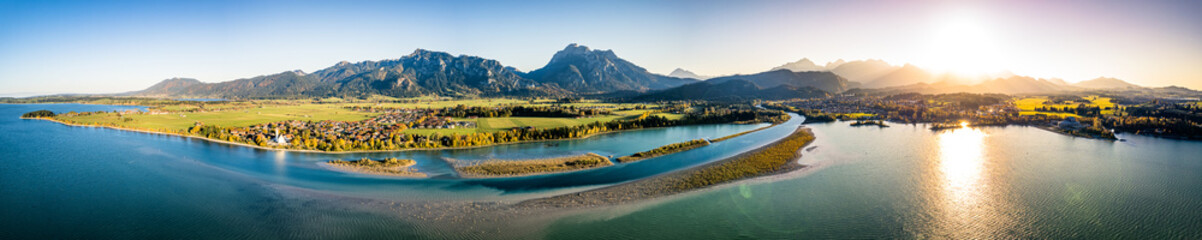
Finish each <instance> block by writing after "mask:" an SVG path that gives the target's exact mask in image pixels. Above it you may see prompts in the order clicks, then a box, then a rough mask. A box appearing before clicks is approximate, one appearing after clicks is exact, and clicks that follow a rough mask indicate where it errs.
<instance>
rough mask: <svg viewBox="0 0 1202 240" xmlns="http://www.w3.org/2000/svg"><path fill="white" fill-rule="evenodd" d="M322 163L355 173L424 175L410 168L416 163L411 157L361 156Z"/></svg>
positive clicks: (419, 176)
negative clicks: (384, 157)
mask: <svg viewBox="0 0 1202 240" xmlns="http://www.w3.org/2000/svg"><path fill="white" fill-rule="evenodd" d="M323 164H325V165H326V166H328V167H331V168H334V169H338V170H342V171H348V172H355V173H363V174H372V175H384V176H396V177H412V178H424V177H426V174H425V173H421V172H418V171H417V170H415V169H413V168H412V167H413V165H417V161H414V160H413V159H397V158H386V159H383V160H378V161H377V160H371V159H368V158H363V159H359V160H356V161H344V160H341V159H339V160H333V161H329V162H325V163H323Z"/></svg>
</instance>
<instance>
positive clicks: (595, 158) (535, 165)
mask: <svg viewBox="0 0 1202 240" xmlns="http://www.w3.org/2000/svg"><path fill="white" fill-rule="evenodd" d="M612 165H613V162H610V161H609V158H606V157H604V156H601V155H598V154H596V153H586V154H581V155H575V156H564V157H553V158H542V159H529V160H497V159H490V160H484V161H480V162H476V163H472V164H470V165H466V166H456V167H455V172H458V173H459V176H460V177H462V178H500V177H521V176H532V175H541V174H550V173H563V172H571V171H578V170H585V169H592V168H599V167H606V166H612Z"/></svg>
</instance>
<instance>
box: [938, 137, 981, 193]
mask: <svg viewBox="0 0 1202 240" xmlns="http://www.w3.org/2000/svg"><path fill="white" fill-rule="evenodd" d="M960 124H961V126H963V127H961V128H959V129H955V130H952V131H950V132H945V133H943V134H942V135H939V170H940V172H942V173H943V178H944V183H945V184H946V189H945V190H947V191H948V192H949V193H951V196H953V197H955V198H956V200H958V201H967V202H973V200H975V199H976V198H977V197H978V196H979V195H980V191H979V189H978V188H980V186H979V185H980V184H982V183H981V182H980V180H981V172H982V165H983V164H984V160H985V159H984V156H983V153H982V152H983V150H984V147H985V143H984V140H985V132H982V131H981V130H977V129H973V128H968V127H967V125H968V123H964V122H962V123H960Z"/></svg>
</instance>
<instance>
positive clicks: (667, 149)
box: [614, 139, 710, 163]
mask: <svg viewBox="0 0 1202 240" xmlns="http://www.w3.org/2000/svg"><path fill="white" fill-rule="evenodd" d="M705 145H710V142H709V141H706V140H705V139H695V140H692V141H688V142H680V143H673V144H668V145H664V146H662V147H658V148H655V149H651V150H647V151H642V152H637V153H635V154H631V155H630V156H625V157H618V158H617V159H614V160H617V161H618V162H619V163H629V162H636V161H640V160H644V159H648V158H654V157H659V156H663V155H668V154H673V153H678V152H684V151H688V150H692V149H695V148H699V147H703V146H705Z"/></svg>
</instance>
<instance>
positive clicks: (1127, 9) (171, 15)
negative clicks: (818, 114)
mask: <svg viewBox="0 0 1202 240" xmlns="http://www.w3.org/2000/svg"><path fill="white" fill-rule="evenodd" d="M1199 11H1202V3H1199V2H1197V1H1172V0H1163V1H575V2H565V1H522V2H513V1H412V2H404V1H389V2H373V1H337V2H332V1H331V2H318V1H197V2H183V1H2V2H0V95H28V94H46V93H64V92H68V93H108V92H123V91H132V90H138V89H142V88H145V87H147V86H149V85H151V84H154V83H156V82H158V81H160V80H162V79H166V78H171V77H191V78H197V79H200V80H201V81H205V82H219V81H228V80H233V79H237V78H244V77H253V76H257V75H263V74H271V73H277V72H282V71H288V70H294V69H300V70H304V71H307V72H311V71H314V70H317V69H321V68H324V67H327V66H330V65H333V64H334V63H337V62H338V61H343V60H347V61H352V62H357V61H364V60H379V59H391V58H398V57H400V56H403V55H405V54H408V53H410V52H412V51H413V49H416V48H425V49H431V50H438V51H446V52H450V53H452V54H468V55H475V56H481V57H485V58H491V59H496V60H499V61H501V62H502V63H504V64H506V65H510V66H514V67H517V68H519V69H521V70H524V71H529V70H533V69H535V68H538V67H541V66H542V65H543V64H546V62H547V61H548V60H549V59H550V57H551V55H552V54H553V53H554V52H555V51H557V50H559V49H562V48H563V47H564V46H565V45H567V44H568V43H580V44H584V45H587V46H590V47H593V48H600V49H613V50H614V51H615V52H616V53H617V54H618V55H619V56H621V57H623V58H626V59H627V60H630V61H632V62H634V63H636V64H639V65H641V66H643V67H646V68H647V69H648V70H651V71H652V72H659V73H667V72H669V71H671V70H672V69H674V68H677V67H681V68H685V69H689V70H692V71H694V72H697V73H700V74H704V75H724V74H735V73H754V72H759V71H763V70H767V69H769V68H772V67H774V66H777V65H780V64H783V63H785V62H789V61H795V60H797V59H800V58H803V57H807V58H810V59H813V60H815V61H817V62H819V63H823V62H826V61H832V60H835V59H839V58H842V59H848V60H850V59H867V58H876V59H884V60H887V61H889V62H892V63H894V64H901V63H906V62H910V63H915V64H917V65H919V66H925V67H931V68H940V67H947V68H949V69H950V68H955V67H963V66H954V65H948V63H964V62H968V63H981V64H978V65H977V66H976V67H981V65H985V63H988V64H987V65H988V66H987V68H983V69H998V70H1000V69H1008V70H1011V71H1013V72H1015V73H1018V74H1021V75H1031V76H1036V77H1061V78H1064V79H1065V80H1068V81H1080V80H1085V79H1089V78H1093V77H1098V76H1109V77H1118V78H1122V79H1126V80H1128V81H1131V82H1135V83H1139V84H1143V85H1149V86H1164V85H1182V86H1187V87H1191V88H1202V67H1199V66H1202V14H1197V12H1199ZM949 16H950V17H949ZM950 22H965V23H968V24H960V25H952V27H953V28H951V29H970V30H972V31H973V32H979V33H980V34H977V35H974V36H975V37H976V38H972V36H970V37H964V36H959V35H960V34H954V36H951V37H950V38H951V39H950V40H949V39H947V38H949V37H948V36H947V34H943V35H940V34H941V33H940V31H941V30H939V29H948V27H947V26H946V25H948V23H950ZM978 30H979V31H978ZM957 31H958V30H957ZM944 32H946V31H944ZM932 36H935V37H932ZM985 38H987V39H988V41H980V42H988V43H977V42H978V41H973V42H974V43H972V44H966V45H963V46H954V47H958V48H951V47H948V46H945V45H946V44H944V43H946V42H949V41H952V42H956V41H961V40H979V39H985ZM963 49H969V50H976V49H989V51H979V54H978V51H968V52H971V53H972V54H969V55H968V56H965V54H960V55H956V54H955V53H963V52H965V51H963ZM963 57H969V58H979V59H971V60H962V59H960V58H963ZM940 65H944V66H940Z"/></svg>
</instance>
